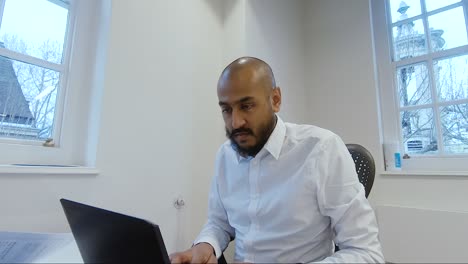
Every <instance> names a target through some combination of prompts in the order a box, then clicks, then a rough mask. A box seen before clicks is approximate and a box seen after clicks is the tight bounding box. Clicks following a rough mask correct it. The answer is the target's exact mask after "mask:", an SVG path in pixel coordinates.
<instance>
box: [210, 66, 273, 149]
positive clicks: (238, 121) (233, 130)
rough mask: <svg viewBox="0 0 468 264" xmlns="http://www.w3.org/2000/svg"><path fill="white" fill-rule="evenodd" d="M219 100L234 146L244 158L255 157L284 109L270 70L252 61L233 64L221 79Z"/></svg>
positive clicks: (229, 136)
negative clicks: (247, 156) (277, 116)
mask: <svg viewBox="0 0 468 264" xmlns="http://www.w3.org/2000/svg"><path fill="white" fill-rule="evenodd" d="M218 99H219V106H220V107H221V112H222V114H223V119H224V123H225V125H226V135H227V137H228V138H229V139H230V140H231V142H232V145H233V146H234V148H235V149H236V150H237V151H238V152H239V154H241V155H243V156H244V155H250V156H255V155H256V154H257V153H258V152H259V151H260V149H262V148H263V146H264V145H265V143H266V142H267V140H268V138H269V137H270V134H271V133H272V131H273V129H274V128H275V125H276V114H275V113H277V112H278V111H279V110H280V106H281V91H280V89H279V88H278V87H276V83H275V77H274V76H273V71H272V70H271V68H270V66H269V65H268V64H267V63H266V62H264V61H262V60H260V59H257V58H252V57H242V58H239V59H237V60H235V61H233V62H232V63H230V64H229V65H228V66H227V67H226V68H225V69H224V70H223V72H222V73H221V76H220V77H219V82H218Z"/></svg>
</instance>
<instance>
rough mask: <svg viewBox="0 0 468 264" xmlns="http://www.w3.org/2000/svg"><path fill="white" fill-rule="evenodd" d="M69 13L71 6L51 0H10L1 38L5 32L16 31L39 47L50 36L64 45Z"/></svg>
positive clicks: (6, 7)
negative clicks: (61, 4) (68, 8)
mask: <svg viewBox="0 0 468 264" xmlns="http://www.w3.org/2000/svg"><path fill="white" fill-rule="evenodd" d="M67 16H68V10H67V9H65V8H63V7H61V6H59V5H56V4H54V3H52V2H50V1H48V0H6V2H5V8H4V12H3V18H2V24H1V26H0V38H2V37H3V35H4V34H15V35H17V36H18V37H19V38H21V39H23V40H24V41H25V42H26V43H28V45H33V46H36V47H37V46H40V45H41V44H42V43H44V42H45V41H46V40H47V39H50V40H53V41H57V42H58V43H60V46H61V47H62V46H63V42H64V37H65V31H66V26H67ZM31 53H33V51H31ZM28 55H34V54H28Z"/></svg>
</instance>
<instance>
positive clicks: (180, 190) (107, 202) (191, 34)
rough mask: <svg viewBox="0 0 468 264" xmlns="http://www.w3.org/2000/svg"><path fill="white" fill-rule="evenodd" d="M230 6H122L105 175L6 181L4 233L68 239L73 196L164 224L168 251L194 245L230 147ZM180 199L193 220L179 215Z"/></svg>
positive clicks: (116, 15)
mask: <svg viewBox="0 0 468 264" xmlns="http://www.w3.org/2000/svg"><path fill="white" fill-rule="evenodd" d="M222 7H223V6H222V2H219V1H209V0H203V1H183V0H172V1H165V0H160V1H156V0H140V1H138V4H136V3H134V2H133V1H127V0H114V1H112V11H111V15H112V19H111V24H110V28H111V29H110V36H109V38H110V39H109V49H108V54H107V55H108V56H107V58H108V60H107V63H106V76H105V80H104V82H105V86H104V91H103V101H102V113H101V126H100V129H99V142H98V152H97V162H96V163H97V167H98V169H99V170H100V172H101V173H100V174H99V175H98V176H70V175H58V176H17V175H15V176H0V177H1V178H0V197H1V200H2V201H3V202H2V203H0V212H1V215H2V217H1V220H0V230H9V231H36V232H60V231H67V230H68V227H67V224H66V221H65V218H64V215H63V213H62V210H61V208H60V205H59V202H58V199H59V198H61V197H68V198H71V199H76V200H79V201H83V202H87V203H92V204H95V205H98V206H103V207H106V208H109V209H112V210H118V211H121V212H124V213H129V214H133V215H136V216H139V217H143V218H147V219H149V220H152V221H154V222H155V223H158V224H160V225H161V229H162V233H163V235H164V238H165V241H166V246H167V247H168V251H174V250H176V249H179V250H180V249H183V248H185V247H188V246H190V244H191V241H192V239H193V237H194V233H196V232H198V230H195V228H192V227H196V228H197V229H198V228H199V226H200V225H201V224H202V222H203V221H204V217H205V213H206V201H207V199H206V197H207V194H206V193H207V190H208V185H209V180H210V178H211V176H212V165H213V161H214V156H215V152H216V149H217V148H218V146H219V144H220V143H221V142H222V140H223V138H224V135H223V129H222V128H223V127H222V121H221V119H220V115H219V110H218V106H217V100H216V92H215V89H216V81H217V77H218V76H217V75H218V72H220V70H221V69H222V56H223V53H222V21H221V19H220V18H221V17H222V14H223V10H222ZM95 114H99V113H95ZM179 194H181V195H183V197H184V198H185V199H186V203H187V206H186V208H185V209H184V212H182V213H181V214H182V216H184V217H185V218H182V217H178V216H177V214H178V213H177V212H176V209H175V208H174V207H173V206H172V202H173V199H174V198H175V197H176V196H177V195H179ZM7 201H8V202H7ZM189 221H191V222H190V223H189ZM178 230H180V231H181V232H180V233H179V234H178V233H177V231H178Z"/></svg>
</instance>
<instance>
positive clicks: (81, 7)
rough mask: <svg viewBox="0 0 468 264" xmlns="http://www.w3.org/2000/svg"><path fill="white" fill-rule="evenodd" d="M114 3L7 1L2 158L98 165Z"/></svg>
mask: <svg viewBox="0 0 468 264" xmlns="http://www.w3.org/2000/svg"><path fill="white" fill-rule="evenodd" d="M109 10H110V1H109V0H0V163H1V164H17V163H20V164H41V165H47V164H53V165H72V164H73V165H92V164H90V163H92V162H90V161H89V159H88V157H87V155H88V154H89V153H90V151H91V150H90V148H92V146H90V145H89V144H88V143H89V142H95V140H93V137H95V136H97V135H95V134H96V133H97V131H96V129H95V128H93V127H96V125H95V124H93V123H92V122H98V121H96V120H98V118H96V115H97V114H98V112H96V110H99V107H98V105H99V104H100V101H99V94H100V92H99V90H100V89H102V87H101V86H102V79H103V78H102V76H100V75H102V74H103V65H104V63H103V60H104V57H103V54H105V48H106V41H107V38H106V36H107V27H108V21H109V17H110V14H109V12H108V11H109ZM92 110H93V111H94V112H93V113H92V114H93V116H92V118H91V117H90V116H91V111H92ZM93 120H94V121H93ZM93 133H94V134H93ZM91 152H92V151H91ZM92 155H94V154H91V156H92Z"/></svg>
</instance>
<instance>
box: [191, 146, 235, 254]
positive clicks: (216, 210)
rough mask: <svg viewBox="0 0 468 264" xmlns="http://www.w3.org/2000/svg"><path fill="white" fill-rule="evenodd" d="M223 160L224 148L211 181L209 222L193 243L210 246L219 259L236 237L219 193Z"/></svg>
mask: <svg viewBox="0 0 468 264" xmlns="http://www.w3.org/2000/svg"><path fill="white" fill-rule="evenodd" d="M221 160H222V148H221V150H220V151H219V152H218V155H217V157H216V163H215V164H216V165H215V167H216V168H215V175H214V177H213V179H212V181H211V188H210V194H209V198H208V220H207V222H206V224H205V225H204V226H203V228H202V230H201V232H200V234H199V235H198V237H197V238H196V239H195V241H194V243H193V244H194V245H195V244H198V243H202V242H205V243H208V244H210V245H211V246H212V247H213V248H214V250H215V254H216V257H218V258H219V257H220V256H221V254H222V253H223V251H224V250H225V249H226V247H227V246H228V244H229V242H230V241H231V240H232V239H234V236H235V231H234V228H233V227H232V226H231V225H230V224H229V221H228V217H227V213H226V210H225V209H224V206H223V203H222V201H221V198H220V195H219V192H218V177H219V171H220V162H221Z"/></svg>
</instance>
